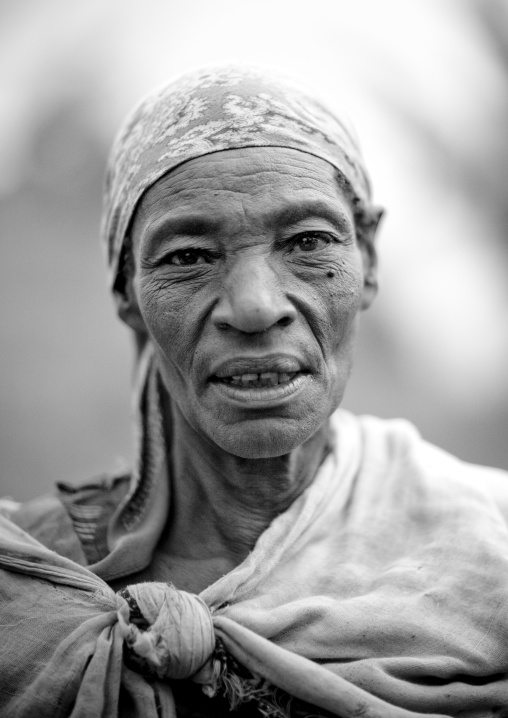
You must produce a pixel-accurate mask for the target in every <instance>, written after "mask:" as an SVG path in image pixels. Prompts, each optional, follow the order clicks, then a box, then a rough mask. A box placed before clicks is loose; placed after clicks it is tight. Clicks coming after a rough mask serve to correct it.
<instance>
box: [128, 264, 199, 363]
mask: <svg viewBox="0 0 508 718" xmlns="http://www.w3.org/2000/svg"><path fill="white" fill-rule="evenodd" d="M138 297H139V306H140V310H141V314H142V316H143V319H144V322H145V325H146V327H147V329H148V333H149V334H150V337H151V338H152V341H153V342H154V343H155V344H156V345H157V346H158V347H159V348H160V349H161V350H162V352H163V353H164V355H165V356H167V357H168V358H171V357H173V358H174V359H175V360H176V361H177V362H178V359H179V357H185V356H186V353H187V351H188V343H189V341H190V337H189V334H190V328H191V327H192V317H191V308H192V304H191V302H190V296H189V292H188V291H187V288H184V287H183V286H182V285H178V284H171V285H169V284H167V283H164V282H162V281H160V280H158V279H157V280H156V279H153V278H151V277H149V278H142V279H141V280H140V282H139V285H138ZM176 338H178V341H176Z"/></svg>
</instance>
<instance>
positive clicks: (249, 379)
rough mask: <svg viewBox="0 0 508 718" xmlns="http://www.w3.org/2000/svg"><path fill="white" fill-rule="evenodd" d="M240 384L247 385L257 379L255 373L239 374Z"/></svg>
mask: <svg viewBox="0 0 508 718" xmlns="http://www.w3.org/2000/svg"><path fill="white" fill-rule="evenodd" d="M241 380H242V385H243V386H248V385H249V384H252V382H254V381H257V380H258V375H257V374H242V376H241Z"/></svg>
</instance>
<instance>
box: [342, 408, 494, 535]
mask: <svg viewBox="0 0 508 718" xmlns="http://www.w3.org/2000/svg"><path fill="white" fill-rule="evenodd" d="M343 413H344V414H345V420H346V422H349V423H350V424H351V425H354V426H355V431H356V433H357V436H358V446H359V447H360V453H361V457H360V462H359V463H360V473H361V474H362V476H363V478H364V481H365V482H366V483H367V484H368V485H370V486H371V488H372V489H373V490H374V491H375V490H376V487H377V489H378V490H379V491H380V492H383V491H386V490H388V489H389V487H390V486H391V487H392V488H393V490H394V492H397V494H398V495H399V496H402V495H403V494H407V493H412V494H413V495H414V496H415V497H417V496H420V498H421V499H424V497H429V498H430V497H431V496H433V497H434V498H435V499H436V502H433V503H437V502H438V501H439V500H442V501H443V502H444V503H445V504H446V503H447V502H452V501H453V502H454V503H455V505H456V506H458V505H459V504H461V503H463V504H464V505H468V506H470V507H472V505H473V504H476V505H477V506H478V507H479V506H480V505H482V506H483V507H484V508H485V510H487V511H489V512H491V513H492V514H497V515H498V517H499V516H502V518H503V520H504V522H505V523H507V524H508V472H507V471H504V470H502V469H496V468H492V467H489V466H479V465H476V464H470V463H468V462H466V461H462V460H461V459H459V458H458V457H456V456H453V455H452V454H450V453H449V452H447V451H444V450H443V449H440V448H439V447H438V446H435V445H433V444H431V443H430V442H428V441H426V440H425V439H423V438H422V436H421V435H420V433H419V431H418V430H417V428H416V427H415V426H414V425H413V424H412V423H411V422H409V421H406V420H405V419H381V418H377V417H374V416H368V415H367V416H353V415H352V414H349V413H348V412H343Z"/></svg>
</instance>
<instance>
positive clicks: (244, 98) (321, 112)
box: [102, 65, 370, 288]
mask: <svg viewBox="0 0 508 718" xmlns="http://www.w3.org/2000/svg"><path fill="white" fill-rule="evenodd" d="M243 147H286V148H290V149H296V150H298V151H300V152H306V153H308V154H311V155H314V156H315V157H320V158H321V159H324V160H326V161H327V162H328V163H330V164H331V165H332V166H333V167H335V168H336V169H337V171H338V173H339V175H340V176H341V177H342V178H343V180H344V181H345V182H346V184H347V185H348V187H349V189H350V190H351V193H352V199H353V201H354V202H355V203H357V204H358V206H359V207H362V208H364V209H366V208H367V207H369V206H370V184H369V179H368V176H367V170H366V168H365V164H364V162H363V158H362V156H361V154H360V150H359V147H358V142H357V140H356V137H355V134H354V131H353V129H352V127H351V125H350V122H349V120H348V119H347V118H346V117H345V116H344V113H341V114H340V116H339V115H338V114H337V113H336V112H335V113H332V112H330V110H328V109H327V108H326V107H325V106H324V105H323V103H322V102H320V101H319V100H318V99H316V98H315V97H314V96H313V95H312V93H310V92H309V91H308V90H307V89H306V88H302V87H300V86H299V85H297V83H295V81H294V80H292V79H289V78H287V77H284V76H282V75H279V74H278V73H277V72H274V71H273V70H266V69H261V68H258V67H250V66H241V65H240V66H239V65H235V66H229V65H225V66H217V67H209V68H205V69H201V70H195V71H193V72H189V73H187V74H185V75H183V76H181V77H179V78H178V79H176V80H174V81H172V82H169V83H167V84H165V85H163V86H162V87H159V88H157V89H156V90H154V91H153V92H151V93H150V94H149V95H147V96H146V97H145V98H143V99H142V100H141V102H140V103H139V104H138V105H137V106H136V107H135V108H134V110H133V111H132V112H131V113H130V114H129V116H128V117H127V119H126V121H125V123H124V124H123V126H122V127H121V129H120V131H119V133H118V135H117V137H116V139H115V142H114V144H113V148H112V151H111V154H110V157H109V161H108V166H107V171H106V181H105V191H104V208H103V222H102V237H103V242H104V245H105V247H106V251H107V257H108V263H109V269H110V280H111V286H112V287H113V288H114V286H115V280H116V278H117V275H118V272H119V269H120V265H121V254H122V250H123V247H124V243H125V241H126V235H127V233H128V230H129V224H130V221H131V219H132V216H133V214H134V211H135V208H136V205H137V203H138V202H139V200H140V198H141V197H142V195H143V193H144V192H145V191H146V190H147V189H148V188H149V187H150V186H151V185H153V184H154V182H156V181H157V180H158V179H159V178H160V177H162V176H163V175H164V174H166V173H167V172H169V171H171V170H172V169H174V168H175V167H177V166H178V165H180V164H182V163H183V162H186V161H187V160H190V159H194V158H196V157H200V156H202V155H207V154H210V153H213V152H220V151H222V150H230V149H238V148H243Z"/></svg>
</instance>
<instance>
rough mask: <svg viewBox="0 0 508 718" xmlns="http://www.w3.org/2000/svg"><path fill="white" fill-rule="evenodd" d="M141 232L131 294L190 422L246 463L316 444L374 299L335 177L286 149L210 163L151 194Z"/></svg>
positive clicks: (191, 164) (246, 152)
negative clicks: (362, 316) (364, 311)
mask: <svg viewBox="0 0 508 718" xmlns="http://www.w3.org/2000/svg"><path fill="white" fill-rule="evenodd" d="M132 236H133V247H134V263H135V272H134V277H133V279H132V287H131V291H132V292H133V295H134V296H135V299H136V301H137V305H138V308H139V312H140V314H141V317H142V320H143V322H144V325H145V327H146V330H147V332H148V334H149V335H150V337H151V340H152V342H153V345H154V347H155V352H156V356H157V360H158V363H159V366H160V370H161V373H162V376H163V379H164V382H165V384H166V386H167V389H168V391H169V393H170V394H171V397H172V398H173V400H174V401H176V402H177V403H178V406H179V408H180V411H181V413H182V414H183V415H184V417H185V418H186V420H187V421H188V422H189V423H190V424H191V425H192V426H193V427H194V429H195V430H197V432H198V433H200V434H201V435H204V436H205V437H207V438H208V439H210V440H211V441H213V442H214V443H215V444H217V445H218V446H220V447H221V448H222V449H224V450H226V451H227V452H229V453H231V454H234V455H236V456H241V457H246V458H267V457H272V456H280V455H282V454H286V453H288V452H289V451H291V450H292V449H294V448H296V447H297V446H298V445H300V444H302V443H303V442H304V441H306V440H307V439H308V438H310V436H312V435H313V434H314V433H315V432H316V431H317V430H318V429H319V427H320V426H321V425H322V424H323V423H324V422H325V421H326V420H327V419H328V417H329V416H330V414H331V413H332V412H333V411H334V410H335V409H336V408H337V406H338V405H339V403H340V401H341V399H342V396H343V393H344V389H345V386H346V381H347V378H348V375H349V372H350V368H351V359H352V352H353V342H354V334H355V326H356V322H357V316H358V312H359V310H360V308H362V307H365V306H367V305H368V304H369V303H370V301H371V299H372V297H371V296H370V295H371V293H373V290H371V289H370V288H369V287H368V286H366V284H365V281H364V280H365V276H366V272H367V271H368V269H369V267H368V266H367V265H368V263H369V255H368V253H367V252H365V251H362V248H361V247H359V245H358V242H357V240H356V238H355V229H354V223H353V214H352V209H351V206H350V203H349V202H348V200H347V199H346V197H345V195H344V193H343V192H342V190H341V188H340V186H339V184H338V182H337V179H336V171H335V169H334V168H333V167H332V166H331V165H329V164H328V163H327V162H325V161H324V160H321V159H319V158H316V157H313V156H311V155H308V154H305V153H302V152H298V151H296V150H290V149H284V148H246V149H240V150H229V151H225V152H218V153H214V154H210V155H206V156H203V157H199V158H197V159H194V160H190V161H188V162H186V163H185V164H183V165H181V166H180V167H178V168H176V169H175V170H173V171H172V172H170V173H169V174H168V175H166V176H164V177H163V178H162V179H160V180H159V181H158V182H157V183H156V184H155V185H153V186H152V187H151V188H150V189H149V190H148V191H147V192H146V193H145V195H144V197H143V199H142V201H141V203H140V206H139V208H138V210H137V213H136V216H135V220H134V223H133V232H132Z"/></svg>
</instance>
